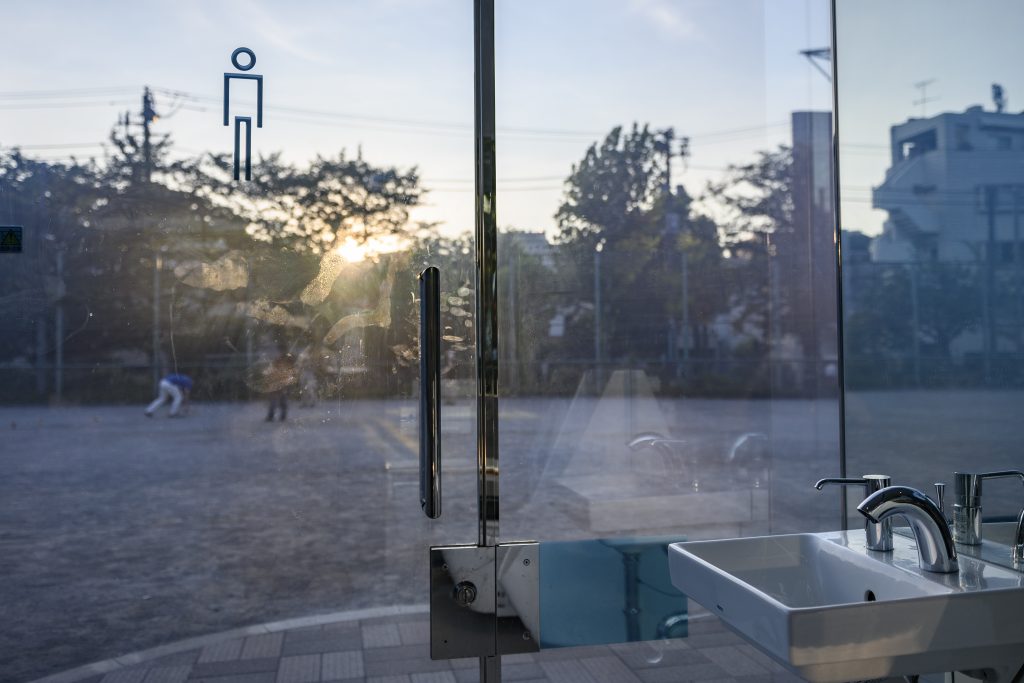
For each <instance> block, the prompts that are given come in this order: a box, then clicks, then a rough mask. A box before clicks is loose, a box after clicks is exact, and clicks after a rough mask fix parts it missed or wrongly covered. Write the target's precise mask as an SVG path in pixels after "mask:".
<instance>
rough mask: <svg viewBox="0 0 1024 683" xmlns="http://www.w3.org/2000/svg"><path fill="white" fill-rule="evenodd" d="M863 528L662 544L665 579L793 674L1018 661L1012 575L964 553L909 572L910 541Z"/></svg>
mask: <svg viewBox="0 0 1024 683" xmlns="http://www.w3.org/2000/svg"><path fill="white" fill-rule="evenodd" d="M895 544H896V548H895V550H894V551H893V552H892V553H879V552H874V551H869V550H867V549H866V548H865V547H864V532H863V531H859V532H849V533H847V532H830V533H823V534H793V535H787V536H763V537H757V538H739V539H729V540H722V541H695V542H689V543H674V544H672V545H671V546H669V548H670V551H669V563H670V569H671V573H672V583H673V584H674V585H675V586H676V587H677V588H678V589H679V590H681V591H682V592H684V593H686V594H687V595H688V596H689V597H690V598H691V599H693V600H695V601H697V602H699V603H700V604H701V605H703V606H704V607H705V608H707V609H708V610H710V611H711V612H713V613H715V614H717V615H718V616H719V617H721V618H722V619H723V620H724V621H725V622H726V623H728V624H729V625H730V626H731V627H732V628H734V629H735V630H736V631H737V632H739V633H740V634H741V635H743V636H744V637H746V638H747V639H748V640H750V641H751V642H752V643H754V644H755V645H757V646H758V647H760V648H761V649H762V650H764V651H765V652H766V653H768V654H769V655H771V656H773V657H774V658H775V659H777V660H778V661H779V662H781V663H782V664H784V665H785V666H787V667H789V668H790V669H792V670H793V671H794V672H795V673H797V674H799V675H801V676H803V677H804V678H807V679H808V680H811V681H820V682H828V681H849V680H865V679H870V678H879V677H883V676H898V675H906V674H917V673H931V672H940V671H954V670H968V669H970V670H973V669H983V668H992V669H994V670H995V673H996V674H997V675H999V676H1003V677H1005V676H1006V672H1007V671H1008V670H1009V669H1010V668H1014V667H1015V668H1014V672H1016V669H1018V668H1020V666H1021V665H1024V619H1022V618H1021V615H1024V587H1022V586H1024V574H1021V573H1018V572H1015V571H1012V570H1009V569H1004V568H1001V567H997V566H995V565H991V564H987V563H985V562H981V561H980V560H975V559H973V558H969V557H963V556H961V558H960V572H959V573H958V574H934V573H930V572H924V571H921V570H920V569H919V568H918V566H917V549H916V547H915V544H914V541H913V540H912V539H908V538H902V537H899V536H897V537H896V539H895Z"/></svg>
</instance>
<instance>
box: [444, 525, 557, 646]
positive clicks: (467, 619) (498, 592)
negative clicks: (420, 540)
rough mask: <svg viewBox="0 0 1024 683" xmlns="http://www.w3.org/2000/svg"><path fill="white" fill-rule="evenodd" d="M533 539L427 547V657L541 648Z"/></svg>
mask: <svg viewBox="0 0 1024 683" xmlns="http://www.w3.org/2000/svg"><path fill="white" fill-rule="evenodd" d="M539 565H540V548H539V545H538V544H537V543H503V544H501V545H497V546H476V545H453V546H437V547H433V548H431V549H430V658H431V659H456V658H460V657H494V656H497V655H510V654H517V653H521V652H537V651H539V650H540V572H539Z"/></svg>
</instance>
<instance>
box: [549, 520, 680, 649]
mask: <svg viewBox="0 0 1024 683" xmlns="http://www.w3.org/2000/svg"><path fill="white" fill-rule="evenodd" d="M685 540H686V538H685V537H683V536H657V537H650V536H649V537H639V538H615V539H590V540H585V541H554V542H548V543H541V544H540V621H541V629H540V632H541V642H540V645H541V647H542V648H555V647H575V646H580V645H603V644H609V643H623V642H633V641H642V640H655V639H660V638H679V637H685V636H686V633H687V621H686V596H685V595H684V594H682V593H680V592H679V591H678V590H676V588H675V587H674V586H673V585H672V582H671V580H670V578H669V570H668V545H669V544H670V543H677V542H680V541H685Z"/></svg>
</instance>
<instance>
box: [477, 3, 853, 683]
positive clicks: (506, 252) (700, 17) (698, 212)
mask: <svg viewBox="0 0 1024 683" xmlns="http://www.w3.org/2000/svg"><path fill="white" fill-rule="evenodd" d="M496 26H497V56H496V65H497V66H496V68H497V111H498V121H497V124H498V138H497V159H498V202H497V207H498V218H499V223H500V225H501V226H502V232H501V235H500V241H499V274H498V277H499V280H498V285H499V299H500V308H499V324H500V326H501V328H500V329H501V336H500V357H501V359H502V361H503V363H504V365H503V366H502V372H501V377H500V392H501V408H500V440H501V441H500V443H501V467H502V472H501V481H502V483H501V504H502V515H501V522H500V534H501V537H502V538H503V539H504V540H507V541H510V540H517V539H519V540H525V539H536V540H540V541H541V542H542V547H541V568H540V569H541V578H542V610H541V621H542V624H544V628H542V633H541V640H542V642H543V643H544V644H545V645H548V646H553V645H567V644H584V643H594V642H605V643H607V642H614V641H623V640H639V639H651V638H664V637H666V636H672V635H676V636H678V635H684V634H686V633H687V632H688V631H689V633H690V634H691V635H693V634H703V633H707V632H709V631H715V632H716V633H717V631H720V630H722V627H721V625H720V624H719V623H718V622H717V620H716V619H714V618H713V617H711V616H710V615H709V614H708V613H707V612H705V611H704V610H703V609H701V608H700V607H699V606H698V605H696V604H695V603H692V602H691V603H689V604H688V605H687V603H686V602H685V601H681V599H680V602H679V603H676V602H675V600H676V598H673V597H669V596H668V595H666V593H672V591H673V589H672V587H671V585H670V583H669V582H668V577H667V562H666V550H665V545H666V543H667V542H668V540H683V539H703V538H716V537H728V536H745V535H758V534H767V533H780V532H791V531H809V530H818V529H823V528H835V527H836V526H837V524H838V519H837V515H836V510H837V508H838V503H837V500H836V498H837V494H836V493H835V492H831V493H827V492H826V493H817V492H815V491H814V489H813V484H814V482H815V480H816V479H817V478H819V477H823V476H829V475H835V474H837V473H838V467H839V458H838V430H839V428H838V406H837V377H836V375H837V366H836V363H837V342H836V308H835V304H836V287H835V269H834V262H835V252H834V244H833V223H832V220H833V208H832V192H831V187H832V184H831V183H832V176H831V161H830V160H831V87H830V83H829V80H828V78H827V77H826V76H824V75H823V74H822V73H821V71H820V70H819V68H824V70H825V71H826V72H827V71H828V70H829V65H828V57H827V56H828V50H827V48H828V46H829V37H830V25H829V3H827V2H803V1H801V2H781V3H780V2H739V3H705V2H674V3H661V2H632V3H621V2H598V3H594V2H590V1H587V2H582V1H577V0H558V1H557V2H543V3H542V2H526V1H523V0H515V1H512V0H508V1H504V0H502V1H499V2H498V3H497V19H496ZM812 48H824V50H823V52H822V51H818V52H816V54H817V55H818V58H815V59H808V58H807V57H805V56H804V55H802V54H801V51H804V50H809V49H812ZM822 54H823V55H824V57H825V59H824V62H823V63H822V60H821V58H820V57H821V55H822ZM652 536H656V537H660V539H651V538H649V537H652ZM645 544H651V545H652V546H653V547H654V548H656V550H657V552H654V553H649V552H647V551H646V548H647V545H645ZM636 548H644V549H645V550H644V552H643V553H640V552H633V550H635V549H636ZM631 549H632V550H631ZM552 558H554V559H552ZM574 560H575V562H574ZM552 563H554V564H552ZM631 572H632V573H631ZM648 572H654V574H649V573H648ZM550 573H559V574H561V578H559V579H551V581H550V583H547V582H546V581H547V575H549V574H550ZM659 591H660V592H659ZM574 598H575V600H576V602H575V603H573V599H574ZM568 610H575V611H576V613H577V614H587V615H591V616H590V617H589V618H588V619H583V620H581V621H586V622H588V623H587V624H586V626H587V628H586V629H584V628H582V627H577V630H576V633H575V639H574V638H572V637H565V638H562V637H561V636H560V634H559V637H554V636H551V634H550V633H547V632H545V631H544V629H546V628H547V627H548V626H549V625H550V624H551V623H552V620H553V619H557V618H559V617H564V613H565V612H566V611H568ZM634 617H637V618H634ZM601 620H611V621H609V623H603V622H602V621H601ZM659 626H660V628H659ZM693 642H694V643H697V642H699V641H693ZM704 642H705V643H707V642H715V643H717V644H723V643H727V644H733V643H732V641H731V640H730V636H728V635H725V634H722V635H721V636H718V635H716V636H715V638H712V639H710V641H704ZM744 647H745V646H744ZM608 652H609V654H610V655H614V656H616V657H621V658H622V660H623V662H624V663H625V664H626V665H627V666H630V667H633V668H643V667H648V666H653V665H654V664H656V663H659V662H660V663H662V664H664V665H666V666H668V665H674V664H680V663H681V659H680V658H681V654H680V651H679V650H678V648H677V647H676V646H675V645H674V644H672V643H671V642H667V641H666V642H662V643H660V644H657V645H655V646H651V645H642V646H639V648H619V647H616V648H615V649H614V650H609V651H608ZM743 652H744V653H745V654H741V655H740V656H739V659H741V660H742V661H737V662H724V661H717V662H716V661H715V660H714V657H715V656H717V655H716V653H714V652H710V651H705V652H701V653H699V656H697V657H695V658H694V659H692V660H690V662H691V663H698V662H699V663H701V664H702V665H705V666H706V667H707V669H706V671H707V673H706V675H702V676H701V677H702V678H705V677H706V678H714V677H716V676H722V677H728V676H733V675H738V674H737V669H736V667H737V666H741V665H749V667H750V669H749V672H755V673H757V672H760V673H764V674H765V675H767V672H768V671H769V667H770V666H772V665H769V664H767V663H766V662H765V661H764V660H762V659H759V655H756V654H753V653H752V651H750V650H746V649H745V650H743ZM583 653H586V655H584V654H583ZM688 654H689V655H693V654H694V653H693V652H692V648H688ZM748 655H749V657H750V658H753V659H756V661H753V660H752V659H749V658H748ZM566 656H571V655H566V654H562V655H559V660H558V661H557V662H555V661H553V660H552V661H549V660H547V659H545V657H544V653H542V654H541V656H540V661H541V664H542V666H544V667H547V666H551V667H553V668H552V670H554V669H557V668H559V667H565V666H569V665H568V664H565V663H564V662H566V661H567V660H566V659H565V657H566ZM579 656H580V657H584V656H588V657H589V656H593V652H592V651H590V650H587V651H582V652H581V654H580V655H579ZM573 666H576V664H574V665H573ZM579 666H585V664H579ZM692 671H693V669H691V672H692ZM581 675H583V674H581ZM691 675H692V673H691ZM581 680H582V679H581Z"/></svg>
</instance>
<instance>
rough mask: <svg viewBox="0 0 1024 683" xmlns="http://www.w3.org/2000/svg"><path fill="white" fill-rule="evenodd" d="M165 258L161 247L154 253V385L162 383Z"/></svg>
mask: <svg viewBox="0 0 1024 683" xmlns="http://www.w3.org/2000/svg"><path fill="white" fill-rule="evenodd" d="M163 267H164V259H163V257H162V256H161V255H160V251H159V249H157V251H155V252H154V253H153V386H154V387H155V386H157V385H158V384H160V271H161V270H162V269H163Z"/></svg>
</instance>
